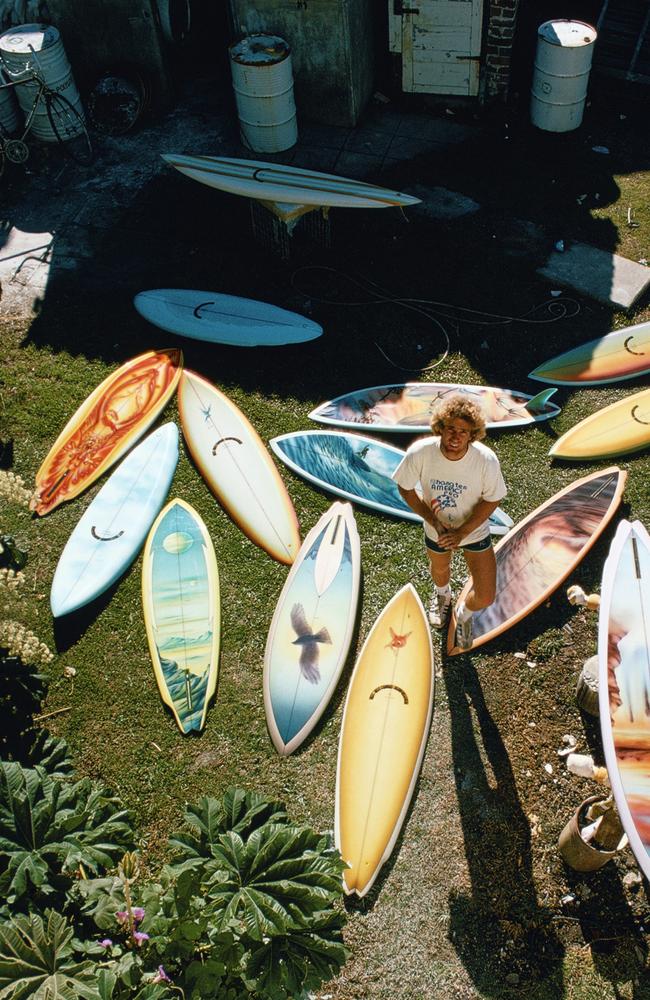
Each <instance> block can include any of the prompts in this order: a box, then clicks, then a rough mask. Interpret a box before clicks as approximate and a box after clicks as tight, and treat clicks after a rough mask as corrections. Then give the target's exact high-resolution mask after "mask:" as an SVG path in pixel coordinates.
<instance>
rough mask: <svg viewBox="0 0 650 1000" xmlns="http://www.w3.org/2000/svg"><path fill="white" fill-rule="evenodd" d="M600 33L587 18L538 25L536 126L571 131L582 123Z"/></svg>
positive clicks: (533, 102)
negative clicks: (592, 63) (587, 22)
mask: <svg viewBox="0 0 650 1000" xmlns="http://www.w3.org/2000/svg"><path fill="white" fill-rule="evenodd" d="M597 37H598V35H597V32H596V29H595V28H594V27H593V26H592V25H591V24H586V23H585V22H584V21H568V20H556V21H545V22H544V24H541V25H540V26H539V28H538V29H537V52H536V55H535V71H534V73H533V84H532V91H531V100H530V119H531V121H532V123H533V125H536V126H537V128H541V129H543V130H544V131H546V132H570V131H571V130H572V129H575V128H578V127H579V126H580V125H581V123H582V116H583V113H584V108H585V101H586V98H587V86H588V84H589V72H590V70H591V59H592V56H593V52H594V42H595V41H596V38H597Z"/></svg>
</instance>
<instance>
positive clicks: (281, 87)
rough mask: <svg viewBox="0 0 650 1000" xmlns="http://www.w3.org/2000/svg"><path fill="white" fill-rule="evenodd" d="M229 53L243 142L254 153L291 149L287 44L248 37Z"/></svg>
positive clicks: (293, 130)
mask: <svg viewBox="0 0 650 1000" xmlns="http://www.w3.org/2000/svg"><path fill="white" fill-rule="evenodd" d="M229 52H230V68H231V71H232V83H233V90H234V92H235V101H236V104H237V114H238V117H239V130H240V134H241V139H242V142H243V143H244V145H245V146H247V147H248V148H249V149H252V150H253V151H254V152H256V153H279V152H281V151H282V150H284V149H290V148H291V146H294V145H295V144H296V142H297V141H298V125H297V122H296V105H295V101H294V97H293V69H292V66H291V49H290V48H289V45H288V43H287V42H285V40H284V39H283V38H278V37H277V35H249V36H248V37H247V38H244V39H242V41H240V42H236V43H235V44H233V45H231V46H230V49H229Z"/></svg>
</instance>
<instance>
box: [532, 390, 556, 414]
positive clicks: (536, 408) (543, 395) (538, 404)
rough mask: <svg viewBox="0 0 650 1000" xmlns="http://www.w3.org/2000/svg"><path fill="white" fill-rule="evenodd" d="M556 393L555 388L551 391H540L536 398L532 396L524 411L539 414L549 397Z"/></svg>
mask: <svg viewBox="0 0 650 1000" xmlns="http://www.w3.org/2000/svg"><path fill="white" fill-rule="evenodd" d="M556 392H557V388H556V387H553V388H552V389H542V391H541V392H538V393H537V395H536V396H533V398H532V399H529V400H528V402H527V403H526V406H525V409H526V410H528V412H529V413H541V411H542V410H543V409H544V407H545V406H546V404H547V403H548V401H549V399H550V398H551V396H553V395H554V394H555V393H556Z"/></svg>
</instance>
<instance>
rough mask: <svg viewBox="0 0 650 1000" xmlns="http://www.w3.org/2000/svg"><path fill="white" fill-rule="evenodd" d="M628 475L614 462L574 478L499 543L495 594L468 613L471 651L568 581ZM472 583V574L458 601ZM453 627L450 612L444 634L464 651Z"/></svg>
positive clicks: (608, 517)
mask: <svg viewBox="0 0 650 1000" xmlns="http://www.w3.org/2000/svg"><path fill="white" fill-rule="evenodd" d="M626 479H627V473H626V472H622V471H621V470H620V469H619V468H617V466H611V467H610V468H608V469H603V471H602V472H593V473H592V474H591V475H590V476H584V477H583V478H582V479H576V480H575V482H573V483H570V484H569V485H568V486H566V487H565V488H564V489H563V490H560V492H559V493H556V494H555V495H554V496H552V497H551V498H550V499H549V500H546V501H545V502H544V503H543V504H541V505H540V506H539V507H537V508H536V509H535V510H534V511H532V513H530V514H528V515H527V516H526V517H525V518H524V519H523V520H522V521H519V522H518V523H517V524H516V525H515V527H514V528H513V529H512V531H511V532H510V533H509V534H508V535H507V536H506V537H505V538H502V539H501V540H500V541H499V542H498V543H497V545H496V546H495V548H494V554H495V556H496V563H497V588H496V590H497V592H496V598H495V600H494V603H493V604H491V605H490V606H489V607H488V608H483V610H482V611H476V612H475V613H474V614H473V616H472V630H473V644H472V649H477V648H478V647H479V646H482V645H484V644H485V643H486V642H489V641H490V640H491V639H494V638H496V636H498V635H501V633H502V632H505V631H506V630H507V629H509V628H512V626H513V625H516V624H517V622H520V621H521V620H522V618H525V617H526V615H528V614H530V612H531V611H534V610H535V608H538V607H539V606H540V604H542V603H543V602H544V601H545V600H546V599H547V597H549V596H550V595H551V594H552V593H553V591H554V590H556V589H557V588H558V587H559V586H560V584H561V583H563V582H564V580H566V578H567V577H568V576H569V574H570V573H572V572H573V570H574V569H575V567H576V566H577V565H578V563H579V562H580V560H581V559H583V558H584V556H585V555H586V554H587V552H588V551H589V549H590V548H591V547H592V545H593V544H594V543H595V542H596V541H597V539H598V538H599V536H600V535H601V533H602V532H603V530H604V529H605V527H606V526H607V525H608V524H609V522H610V521H611V519H612V517H613V516H614V513H615V511H616V509H617V507H618V505H619V504H620V502H621V496H622V494H623V489H624V487H625V481H626ZM471 585H472V580H471V577H470V579H469V580H468V581H467V583H466V584H465V586H464V587H463V589H462V591H461V593H460V596H459V598H458V600H459V601H461V600H464V598H465V596H466V594H467V593H468V592H469V590H470V589H471ZM455 630H456V617H455V614H452V616H451V621H450V623H449V633H448V636H447V651H448V653H449V655H450V656H454V655H455V654H456V653H460V652H462V650H460V649H458V648H457V647H456V645H455Z"/></svg>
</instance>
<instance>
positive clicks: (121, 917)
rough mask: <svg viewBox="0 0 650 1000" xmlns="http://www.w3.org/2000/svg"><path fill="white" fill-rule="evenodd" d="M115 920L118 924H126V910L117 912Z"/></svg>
mask: <svg viewBox="0 0 650 1000" xmlns="http://www.w3.org/2000/svg"><path fill="white" fill-rule="evenodd" d="M115 919H116V920H117V922H118V924H128V922H129V914H128V912H127V911H126V910H118V911H117V913H116V914H115Z"/></svg>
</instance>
